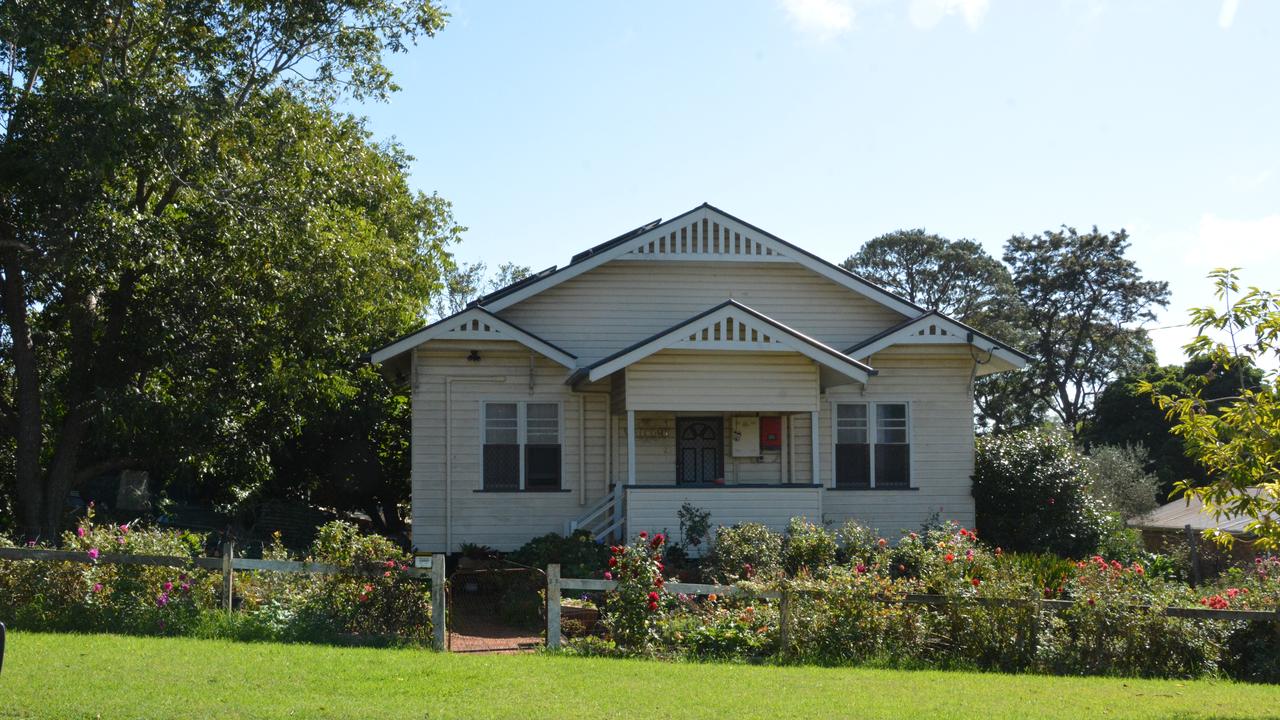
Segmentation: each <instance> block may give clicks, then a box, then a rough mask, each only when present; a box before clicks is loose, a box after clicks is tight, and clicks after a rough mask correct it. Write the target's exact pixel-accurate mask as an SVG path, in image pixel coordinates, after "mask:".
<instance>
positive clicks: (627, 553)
mask: <svg viewBox="0 0 1280 720" xmlns="http://www.w3.org/2000/svg"><path fill="white" fill-rule="evenodd" d="M665 541H666V538H665V537H664V536H662V535H661V534H659V535H654V536H653V537H652V538H650V537H649V536H648V533H646V532H641V533H640V535H639V538H638V539H637V540H636V541H635V542H633V543H631V544H629V545H614V546H613V547H611V548H609V552H610V553H611V555H610V557H609V561H608V564H609V570H607V571H606V572H605V578H606V579H610V580H616V581H617V583H618V586H617V589H615V590H611V591H610V592H608V593H607V594H606V595H605V607H604V612H603V613H602V614H601V620H602V621H603V622H604V625H605V627H607V628H608V629H609V633H610V635H611V636H612V638H613V640H614V642H616V643H617V644H618V647H620V648H622V649H624V650H627V651H629V652H633V653H644V652H647V651H649V650H650V649H652V647H653V645H654V644H655V643H656V642H657V640H658V622H657V621H658V617H659V614H660V612H661V610H662V607H663V604H664V603H665V602H666V597H665V591H664V590H663V585H664V584H665V581H664V580H663V577H662V571H663V565H662V546H663V544H664V543H665Z"/></svg>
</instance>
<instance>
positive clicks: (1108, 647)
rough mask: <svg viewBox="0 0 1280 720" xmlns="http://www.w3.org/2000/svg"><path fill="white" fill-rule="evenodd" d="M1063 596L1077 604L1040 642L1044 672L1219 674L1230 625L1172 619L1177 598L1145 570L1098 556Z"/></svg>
mask: <svg viewBox="0 0 1280 720" xmlns="http://www.w3.org/2000/svg"><path fill="white" fill-rule="evenodd" d="M1065 596H1066V598H1067V599H1070V600H1073V601H1074V602H1073V603H1072V604H1071V606H1070V607H1068V608H1066V609H1065V610H1062V611H1061V612H1059V613H1057V614H1055V615H1053V616H1051V617H1050V618H1049V619H1048V621H1047V623H1046V627H1045V629H1044V631H1043V632H1042V635H1041V638H1040V641H1039V647H1038V651H1037V669H1039V670H1041V671H1044V672H1052V673H1057V674H1070V675H1086V674H1087V675H1099V674H1101V675H1139V676H1149V677H1195V676H1199V675H1206V674H1211V673H1213V672H1215V671H1216V670H1217V669H1218V660H1219V656H1220V654H1221V649H1222V645H1223V642H1224V640H1225V634H1226V631H1227V629H1228V628H1227V625H1226V624H1225V623H1222V622H1207V621H1201V620H1188V619H1184V618H1176V617H1168V616H1166V615H1165V614H1164V613H1163V612H1161V611H1160V608H1161V607H1164V606H1167V605H1169V604H1171V601H1176V600H1177V599H1179V596H1178V595H1177V594H1171V593H1169V592H1168V591H1167V589H1166V588H1163V587H1162V586H1161V585H1160V584H1159V583H1153V582H1152V580H1151V578H1149V577H1147V575H1146V572H1145V569H1144V568H1143V567H1142V566H1141V565H1130V566H1126V565H1124V564H1122V563H1120V562H1119V561H1115V560H1113V561H1110V562H1108V561H1107V560H1105V559H1103V558H1102V557H1101V556H1096V555H1095V556H1094V557H1093V558H1092V559H1090V560H1088V561H1082V562H1080V563H1077V572H1076V574H1075V576H1074V577H1073V578H1071V580H1070V581H1068V583H1067V587H1066V592H1065ZM1183 599H1185V597H1184V598H1183ZM1148 605H1149V606H1150V607H1149V608H1148V609H1144V608H1143V607H1142V606H1148Z"/></svg>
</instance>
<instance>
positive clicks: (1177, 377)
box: [1081, 358, 1262, 498]
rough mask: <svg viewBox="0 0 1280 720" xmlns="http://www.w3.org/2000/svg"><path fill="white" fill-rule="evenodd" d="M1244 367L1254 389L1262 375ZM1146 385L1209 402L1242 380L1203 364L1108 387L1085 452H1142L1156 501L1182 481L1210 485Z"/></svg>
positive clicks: (1152, 371)
mask: <svg viewBox="0 0 1280 720" xmlns="http://www.w3.org/2000/svg"><path fill="white" fill-rule="evenodd" d="M1241 366H1242V368H1243V369H1244V370H1245V373H1246V382H1247V384H1248V385H1249V386H1250V387H1253V386H1256V385H1257V384H1258V383H1259V382H1260V381H1261V379H1262V373H1261V372H1260V371H1259V370H1258V369H1257V368H1255V367H1252V366H1251V365H1248V363H1247V359H1245V358H1242V363H1241ZM1144 383H1145V384H1147V385H1150V386H1151V387H1153V388H1155V391H1156V392H1157V393H1159V394H1162V395H1176V396H1187V395H1190V394H1191V393H1192V392H1194V391H1195V389H1196V388H1201V391H1202V392H1203V393H1204V395H1205V397H1210V398H1216V397H1225V396H1228V395H1232V394H1234V389H1235V388H1236V387H1238V385H1239V376H1238V374H1237V373H1236V372H1235V371H1234V370H1233V371H1224V370H1223V369H1222V368H1221V367H1216V366H1215V365H1214V364H1213V363H1212V362H1210V361H1208V360H1205V359H1199V360H1191V361H1189V362H1187V363H1186V364H1185V365H1181V366H1179V365H1165V366H1158V365H1149V366H1147V367H1145V368H1143V369H1142V370H1140V371H1138V372H1135V373H1130V374H1126V375H1124V376H1122V377H1119V378H1117V379H1116V380H1115V381H1113V382H1112V383H1110V384H1109V385H1107V387H1106V388H1105V389H1103V391H1102V392H1101V393H1100V394H1099V395H1098V397H1097V399H1096V400H1095V401H1094V404H1093V411H1092V412H1091V413H1090V415H1089V418H1088V420H1087V421H1086V422H1085V424H1084V429H1083V432H1082V434H1081V440H1082V441H1083V442H1084V444H1085V445H1087V446H1099V445H1105V444H1113V445H1136V446H1140V447H1142V448H1143V449H1144V450H1145V451H1146V454H1147V457H1148V462H1147V469H1148V470H1149V471H1151V472H1154V473H1155V475H1156V477H1157V478H1158V479H1159V490H1158V493H1157V494H1158V497H1160V498H1167V497H1168V496H1169V493H1171V492H1172V491H1173V486H1174V483H1176V482H1177V481H1179V480H1190V481H1192V484H1194V485H1203V484H1204V483H1205V482H1207V480H1208V474H1207V472H1206V470H1205V468H1204V467H1203V466H1201V465H1200V464H1199V463H1197V462H1196V461H1195V460H1193V459H1192V458H1190V457H1189V456H1188V455H1187V452H1186V445H1185V443H1183V441H1182V438H1181V437H1179V436H1177V435H1174V434H1173V433H1171V432H1170V430H1172V429H1173V425H1174V423H1173V422H1172V421H1171V420H1170V419H1169V418H1168V417H1166V414H1165V412H1164V411H1162V410H1160V408H1158V407H1156V406H1155V405H1154V404H1153V403H1152V402H1151V397H1150V395H1149V394H1147V393H1144V392H1142V390H1141V387H1142V385H1143V384H1144ZM1210 410H1211V411H1212V410H1213V408H1212V407H1211V408H1210Z"/></svg>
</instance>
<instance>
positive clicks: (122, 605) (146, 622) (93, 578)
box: [0, 507, 431, 642]
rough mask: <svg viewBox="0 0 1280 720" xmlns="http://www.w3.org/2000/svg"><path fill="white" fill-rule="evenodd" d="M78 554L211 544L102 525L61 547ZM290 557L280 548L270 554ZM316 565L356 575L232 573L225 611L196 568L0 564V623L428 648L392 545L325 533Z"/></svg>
mask: <svg viewBox="0 0 1280 720" xmlns="http://www.w3.org/2000/svg"><path fill="white" fill-rule="evenodd" d="M62 543H63V546H64V547H65V548H67V549H70V550H77V551H81V552H97V553H106V552H111V553H117V554H139V555H166V556H171V557H172V556H177V557H194V556H195V555H196V554H197V553H199V552H200V551H201V549H202V548H203V546H204V538H203V537H201V536H199V535H195V534H191V533H186V532H180V531H173V530H160V529H155V528H146V527H140V526H134V525H111V524H101V523H97V522H95V519H94V513H93V509H92V507H91V508H90V509H89V512H88V514H87V517H86V518H85V519H84V520H83V521H82V522H81V524H80V525H79V526H78V527H76V529H75V530H72V531H69V532H67V533H66V534H65V535H64V536H63V538H62ZM265 555H266V557H268V558H271V559H286V558H287V553H286V552H285V551H284V549H283V548H282V547H281V546H280V545H279V543H278V538H277V542H276V543H273V544H272V545H269V546H268V547H267V549H266V552H265ZM312 558H313V559H314V560H317V561H319V562H325V563H333V564H338V565H342V566H344V567H348V568H351V569H352V570H353V573H359V574H333V575H304V574H301V573H296V574H295V573H279V572H265V571H254V572H238V573H236V596H235V600H236V603H235V604H236V607H237V608H238V611H237V612H235V613H233V614H231V615H230V616H228V615H227V614H226V613H224V612H223V611H222V610H221V607H222V601H221V597H220V594H221V593H220V590H221V577H220V574H219V573H215V572H210V571H206V570H199V569H196V568H194V567H188V568H172V567H152V566H142V565H122V564H106V563H102V564H98V563H94V564H85V563H72V562H46V561H34V560H27V561H18V562H9V561H0V621H2V622H5V623H7V624H10V625H11V626H13V627H18V628H22V629H29V630H57V631H81V632H95V631H96V632H102V631H111V632H120V633H130V634H166V635H177V634H183V635H196V636H201V637H228V638H236V639H245V640H301V641H319V642H332V641H343V642H346V641H350V640H353V639H354V640H357V641H362V642H368V641H370V640H375V641H378V642H387V641H389V640H394V641H400V642H425V641H427V640H429V639H430V637H431V611H430V607H431V603H430V589H429V586H428V585H427V584H426V583H423V582H421V581H417V580H410V579H408V578H407V577H405V575H404V573H403V570H404V569H405V568H406V567H407V563H408V557H407V556H406V555H405V554H404V553H403V552H402V551H400V549H399V548H398V547H397V546H396V545H395V544H394V543H392V542H391V541H389V540H387V539H385V538H382V537H378V536H367V535H360V534H359V533H358V532H357V531H356V529H355V527H354V526H352V525H349V524H345V523H331V524H329V525H326V526H324V527H322V528H321V529H320V533H319V535H318V536H317V538H316V543H315V545H314V546H313V548H312Z"/></svg>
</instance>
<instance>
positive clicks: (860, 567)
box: [854, 563, 867, 575]
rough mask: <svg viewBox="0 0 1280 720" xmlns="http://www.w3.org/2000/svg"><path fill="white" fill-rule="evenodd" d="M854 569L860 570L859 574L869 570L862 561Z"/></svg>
mask: <svg viewBox="0 0 1280 720" xmlns="http://www.w3.org/2000/svg"><path fill="white" fill-rule="evenodd" d="M854 569H855V570H857V571H858V574H859V575H862V574H863V573H865V572H866V571H867V566H866V565H863V564H862V563H858V567H856V568H854Z"/></svg>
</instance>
